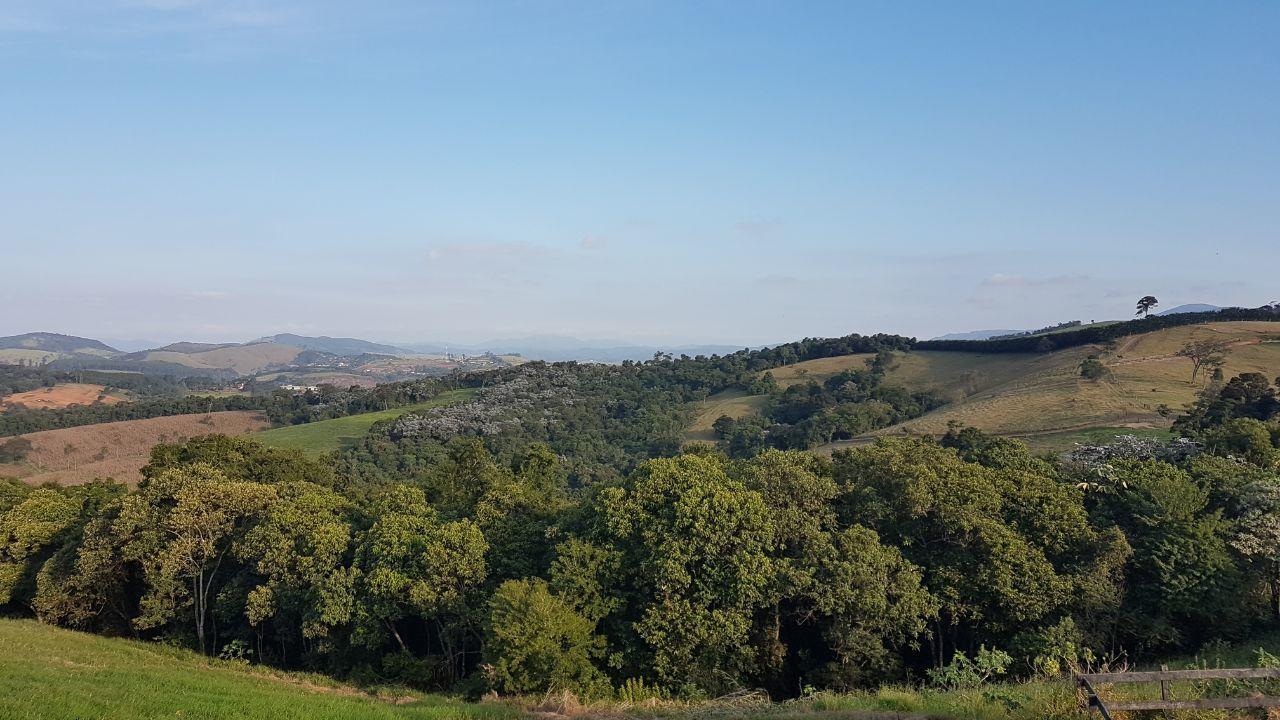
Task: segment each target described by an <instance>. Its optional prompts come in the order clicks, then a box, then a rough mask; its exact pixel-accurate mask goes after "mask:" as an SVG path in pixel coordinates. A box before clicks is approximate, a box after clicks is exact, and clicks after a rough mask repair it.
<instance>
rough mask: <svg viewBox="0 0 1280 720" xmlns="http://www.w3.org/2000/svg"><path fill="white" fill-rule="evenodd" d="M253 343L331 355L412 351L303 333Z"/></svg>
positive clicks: (392, 346)
mask: <svg viewBox="0 0 1280 720" xmlns="http://www.w3.org/2000/svg"><path fill="white" fill-rule="evenodd" d="M254 342H255V343H263V342H270V343H277V344H279V345H291V346H293V347H296V348H302V349H303V350H318V351H320V352H326V353H330V354H332V355H364V354H372V355H412V354H413V351H412V350H408V349H405V348H400V347H396V346H394V345H383V344H380V343H375V342H369V341H368V340H359V339H356V338H335V337H326V336H324V335H321V336H320V337H307V336H305V335H293V334H291V333H282V334H280V335H272V336H270V337H264V338H258V339H257V340H254Z"/></svg>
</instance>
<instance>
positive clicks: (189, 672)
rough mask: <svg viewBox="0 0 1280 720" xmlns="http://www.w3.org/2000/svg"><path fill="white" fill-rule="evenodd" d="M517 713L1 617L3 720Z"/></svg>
mask: <svg viewBox="0 0 1280 720" xmlns="http://www.w3.org/2000/svg"><path fill="white" fill-rule="evenodd" d="M518 714H519V713H518V711H516V710H515V709H514V708H511V707H508V706H505V705H500V704H475V703H463V702H461V701H457V700H451V699H447V698H443V697H440V696H435V695H422V694H417V693H406V692H399V691H398V692H395V693H390V694H387V695H386V696H381V697H380V696H375V695H372V694H369V693H365V692H362V691H360V690H357V689H355V688H352V687H349V686H345V685H341V684H339V683H336V682H334V681H333V680H330V679H328V678H325V677H322V676H318V675H307V674H298V673H284V672H277V671H272V670H268V669H265V668H261V667H249V666H246V665H240V664H236V663H231V662H226V661H220V660H211V659H208V658H204V657H201V656H200V655H197V654H194V653H191V652H189V651H186V650H179V649H176V648H171V647H167V646H164V645H160V644H157V643H146V642H136V641H130V640H119V639H114V638H103V637H97V636H95V635H86V634H84V633H77V632H71V631H68V630H61V629H58V628H54V627H50V626H48V625H42V624H40V623H37V622H35V621H32V620H0V718H4V720H87V719H90V718H110V719H112V720H140V719H144V718H146V719H149V718H175V717H179V718H201V720H206V719H207V720H224V719H225V720H241V719H245V720H259V719H260V720H288V719H292V718H297V719H298V720H303V719H306V720H357V719H358V720H366V719H368V720H379V719H386V720H428V719H430V720H454V719H457V720H470V719H471V718H476V719H477V720H501V719H503V718H512V717H516V716H517V715H518Z"/></svg>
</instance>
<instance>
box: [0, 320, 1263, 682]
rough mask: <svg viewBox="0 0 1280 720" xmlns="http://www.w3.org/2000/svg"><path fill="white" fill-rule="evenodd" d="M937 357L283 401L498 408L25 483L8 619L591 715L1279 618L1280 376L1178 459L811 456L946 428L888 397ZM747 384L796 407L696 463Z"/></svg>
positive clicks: (904, 398)
mask: <svg viewBox="0 0 1280 720" xmlns="http://www.w3.org/2000/svg"><path fill="white" fill-rule="evenodd" d="M909 345H910V341H909V340H907V339H904V338H894V337H891V336H878V337H874V338H859V337H856V336H855V337H853V338H844V339H841V340H838V341H805V342H802V343H793V344H790V345H787V346H780V347H779V348H774V349H771V350H768V351H756V352H745V351H744V352H742V353H737V354H733V355H729V356H725V357H718V358H671V357H658V358H655V359H654V360H653V361H649V362H645V363H624V364H622V365H617V366H603V365H578V364H574V363H562V364H543V363H529V364H526V365H522V366H519V367H515V368H509V369H505V370H502V371H498V372H495V373H485V374H482V375H474V376H467V377H464V378H447V379H441V380H435V381H425V382H421V383H401V384H396V385H389V386H385V387H383V388H379V389H376V390H374V391H359V390H350V391H340V390H336V389H334V390H326V391H325V392H323V393H311V394H307V395H291V396H287V397H286V396H284V395H273V396H268V398H267V400H268V401H270V402H272V403H277V404H276V405H270V404H268V405H263V406H260V407H262V408H267V409H270V411H271V412H272V413H273V414H274V417H275V419H277V420H278V421H280V422H291V421H296V420H300V419H316V418H319V417H323V416H326V415H330V416H337V415H338V414H342V413H347V412H354V411H356V410H357V409H362V408H367V409H380V408H381V407H383V406H385V405H388V404H397V403H405V404H407V403H408V402H413V401H416V400H418V399H421V398H422V397H430V395H431V394H434V393H438V392H440V391H441V390H443V389H445V387H446V386H454V385H456V384H458V383H471V386H473V387H476V388H478V390H477V392H476V393H475V395H474V396H473V399H472V400H470V401H468V402H465V403H461V404H458V405H452V406H449V407H441V408H436V409H433V410H429V411H425V412H422V413H411V414H408V415H404V416H401V417H399V418H397V419H395V420H392V421H388V422H385V423H382V424H379V425H377V426H375V428H374V430H373V431H372V432H371V433H370V435H369V437H368V438H367V439H366V441H365V442H364V443H363V444H361V445H359V446H356V447H352V448H348V449H345V450H343V451H341V452H339V453H338V454H337V455H336V456H333V457H330V458H326V459H324V460H323V461H313V460H308V459H306V458H304V457H303V456H301V455H299V454H296V453H293V452H289V451H282V450H277V449H269V448H265V447H262V446H260V445H258V444H256V443H254V442H252V441H250V440H246V439H240V438H227V437H219V436H212V437H206V438H201V439H196V440H192V441H189V442H187V443H185V444H182V445H161V446H158V447H157V448H156V449H155V450H154V451H153V454H152V459H151V463H150V465H148V467H147V468H146V469H145V470H144V473H143V474H144V476H145V480H144V481H143V482H142V483H141V484H140V485H139V486H138V487H137V488H136V489H134V490H129V489H127V488H125V487H123V486H121V485H119V484H116V483H112V482H110V481H98V482H94V483H90V484H88V485H84V486H79V487H68V488H59V487H43V488H30V487H27V486H25V485H22V484H20V483H17V482H9V483H6V484H4V485H0V513H2V514H0V604H2V605H3V607H4V608H5V609H6V610H7V611H9V612H12V613H19V614H24V613H25V614H33V615H35V616H36V617H38V618H40V619H41V620H43V621H45V622H49V623H54V624H59V625H64V626H67V627H73V628H78V629H85V630H92V631H96V632H101V633H107V634H118V635H130V636H138V637H143V638H154V639H161V640H165V641H168V642H175V643H181V644H184V645H187V646H189V647H192V648H194V649H197V650H199V651H201V652H205V653H208V654H210V655H220V656H223V657H235V658H244V659H248V660H252V661H254V662H262V663H268V664H273V665H277V666H281V667H287V668H305V669H312V670H318V671H323V672H327V673H331V674H334V675H337V676H341V677H346V678H351V679H353V680H356V681H359V682H369V683H382V682H400V683H406V684H410V685H414V686H418V687H423V688H452V689H457V690H461V691H464V692H467V693H469V694H479V693H481V692H484V691H487V690H495V691H498V692H499V693H504V694H507V693H537V692H543V691H546V690H548V689H550V688H571V689H573V690H574V691H576V692H578V693H581V694H582V695H584V696H588V697H602V696H608V695H612V694H615V693H622V694H624V695H626V696H627V697H637V696H645V695H654V696H677V697H706V696H716V695H719V694H722V693H725V692H728V691H731V690H734V689H736V688H742V687H763V688H766V689H767V690H769V692H770V693H771V694H772V695H773V696H775V697H787V696H793V695H797V694H800V693H801V692H803V691H804V689H805V688H809V687H818V688H832V689H848V688H855V687H862V686H868V685H873V684H877V683H882V682H886V681H897V680H903V679H906V678H915V679H918V680H919V679H931V681H933V682H938V683H943V684H945V683H948V682H951V681H950V680H948V678H954V677H955V676H956V673H961V674H963V672H964V671H965V669H966V668H971V667H972V666H973V663H974V662H977V661H979V660H980V661H981V662H984V663H993V662H994V663H996V664H1002V665H1003V666H1005V667H1006V668H1007V670H1008V671H1009V672H1012V673H1016V674H1022V675H1031V674H1036V673H1055V672H1059V671H1061V670H1063V669H1064V668H1068V667H1079V666H1089V665H1095V664H1097V663H1101V662H1104V661H1106V660H1107V659H1114V658H1118V657H1127V658H1134V659H1141V658H1150V657H1154V656H1157V655H1159V654H1162V653H1168V652H1173V651H1182V650H1189V649H1195V648H1197V647H1199V646H1201V645H1202V644H1204V643H1206V642H1209V641H1213V640H1218V639H1225V640H1236V639H1241V638H1245V637H1248V636H1249V635H1250V633H1253V632H1255V631H1258V630H1259V629H1262V628H1273V627H1275V625H1276V623H1278V622H1280V554H1278V553H1277V550H1276V548H1277V547H1280V534H1278V533H1277V530H1276V528H1278V527H1280V475H1278V474H1277V471H1278V470H1280V401H1278V400H1277V388H1276V387H1275V385H1274V384H1273V382H1272V381H1271V379H1269V378H1266V377H1263V376H1260V375H1242V376H1240V377H1236V378H1232V379H1231V380H1230V381H1229V382H1225V383H1217V384H1214V385H1213V386H1211V389H1210V390H1208V391H1206V393H1205V394H1204V396H1203V397H1202V399H1201V400H1200V401H1199V402H1198V403H1197V404H1196V405H1195V406H1194V407H1192V408H1190V409H1189V410H1188V411H1187V413H1186V414H1185V415H1184V416H1183V417H1181V418H1179V419H1178V421H1177V423H1176V424H1175V427H1176V429H1177V431H1178V432H1179V434H1180V436H1181V437H1180V438H1179V439H1177V440H1175V441H1173V442H1165V441H1157V440H1142V439H1138V438H1125V439H1122V440H1120V441H1118V442H1116V443H1114V444H1111V445H1107V446H1100V447H1082V448H1079V449H1077V450H1076V451H1074V452H1072V453H1069V454H1067V455H1065V456H1063V457H1060V458H1056V459H1044V458H1037V457H1033V456H1032V455H1030V454H1029V453H1028V452H1027V450H1026V449H1025V447H1024V446H1022V445H1021V444H1019V443H1017V442H1016V441H1011V440H1006V439H1000V438H996V437H991V436H987V435H984V434H982V433H980V432H978V431H976V430H973V429H971V428H960V427H955V428H952V429H951V431H949V432H948V433H946V434H945V435H944V436H942V437H939V438H933V439H930V438H914V439H899V440H883V441H880V442H879V443H877V444H875V445H872V446H868V447H862V448H855V449H852V450H845V451H841V452H837V453H836V454H835V455H834V456H833V457H832V458H831V459H826V458H821V457H816V456H813V455H810V454H807V453H803V452H799V451H797V450H796V449H795V448H803V447H808V446H810V445H811V444H813V443H815V442H819V441H822V440H823V439H824V438H830V437H831V434H832V433H835V432H841V431H842V430H841V428H844V429H845V430H848V431H852V430H851V428H853V427H855V426H856V427H862V425H860V423H871V424H874V423H876V422H880V421H883V420H885V419H887V418H890V417H892V416H894V415H895V414H903V415H910V414H911V413H916V412H920V411H922V410H923V409H925V408H927V407H928V406H929V404H930V402H932V401H931V399H930V398H928V397H927V396H916V395H910V394H907V393H904V392H902V391H901V390H898V389H895V388H892V387H888V386H886V385H885V384H884V383H883V377H882V376H883V372H882V370H883V367H884V366H885V365H886V364H887V363H891V362H892V361H893V360H892V358H893V355H892V353H893V352H894V351H895V350H901V349H905V348H906V347H909ZM851 352H869V353H875V354H876V355H875V358H874V359H873V360H872V361H871V362H870V363H868V367H867V368H866V369H865V370H856V371H849V372H846V373H843V374H841V375H838V376H836V377H835V378H832V379H831V380H829V381H827V382H824V383H821V384H819V383H801V384H797V385H793V386H791V387H790V388H788V389H787V390H785V391H782V390H779V389H778V388H776V387H769V384H768V381H767V380H765V379H764V378H766V377H767V376H766V375H761V374H760V373H761V371H763V370H767V369H769V368H770V367H777V366H780V365H783V364H789V363H793V362H797V361H799V360H804V359H812V358H814V357H823V356H826V355H828V354H829V355H844V354H848V353H851ZM753 386H754V388H753ZM730 387H741V388H744V389H748V390H750V391H753V392H763V393H767V394H768V395H769V403H768V406H767V409H766V411H765V414H764V416H763V417H764V418H765V419H766V420H767V422H768V427H767V428H765V429H763V431H762V434H761V435H759V436H757V438H756V441H749V442H748V441H743V442H737V443H735V442H734V441H733V437H734V434H733V433H734V432H735V431H736V430H737V428H736V427H730V428H726V430H727V432H726V433H725V437H726V439H725V442H724V443H722V445H721V447H719V448H716V447H710V446H693V447H688V448H683V449H682V448H681V440H680V437H681V435H680V433H681V430H682V429H683V428H684V427H685V426H686V425H687V422H688V417H687V416H686V414H685V413H687V410H686V408H687V403H688V402H689V401H690V400H697V399H701V398H704V397H706V396H708V395H709V394H711V393H714V392H718V391H720V390H723V389H726V388H730ZM415 393H421V395H416V394H415ZM257 401H258V402H262V400H257ZM378 403H382V405H379V404H378ZM841 423H848V424H847V425H842V424H841ZM735 425H736V424H735Z"/></svg>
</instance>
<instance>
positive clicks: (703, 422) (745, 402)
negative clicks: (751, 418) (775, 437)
mask: <svg viewBox="0 0 1280 720" xmlns="http://www.w3.org/2000/svg"><path fill="white" fill-rule="evenodd" d="M767 401H768V398H767V397H766V396H764V395H748V394H747V393H746V392H744V391H742V390H725V391H724V392H720V393H716V394H715V395H712V396H711V397H709V398H707V399H706V400H703V401H701V402H699V403H697V404H696V406H695V408H694V411H695V412H696V413H697V417H696V419H695V420H694V421H693V425H691V426H689V429H688V430H687V431H686V432H685V440H686V441H689V442H715V441H716V440H717V439H718V438H716V433H715V431H714V430H712V429H711V426H712V424H713V423H715V421H716V420H717V419H719V417H720V416H721V415H728V416H729V417H731V418H733V419H734V420H737V419H738V418H742V417H746V416H747V415H750V414H751V413H753V412H760V411H761V410H762V409H763V408H764V404H765V403H766V402H767Z"/></svg>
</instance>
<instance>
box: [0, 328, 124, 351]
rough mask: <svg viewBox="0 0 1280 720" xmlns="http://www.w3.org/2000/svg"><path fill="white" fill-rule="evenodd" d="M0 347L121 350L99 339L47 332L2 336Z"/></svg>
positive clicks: (46, 349)
mask: <svg viewBox="0 0 1280 720" xmlns="http://www.w3.org/2000/svg"><path fill="white" fill-rule="evenodd" d="M0 349H2V350H43V351H45V352H56V353H79V352H86V351H88V352H92V353H95V354H101V353H119V352H120V351H119V350H116V349H115V348H113V347H111V346H110V345H107V344H106V343H104V342H101V341H99V340H90V339H89V338H82V337H76V336H74V335H59V334H58V333H47V332H33V333H24V334H22V335H10V336H8V337H0Z"/></svg>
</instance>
